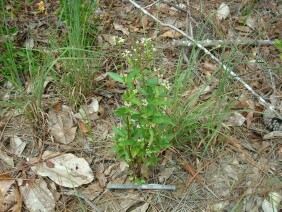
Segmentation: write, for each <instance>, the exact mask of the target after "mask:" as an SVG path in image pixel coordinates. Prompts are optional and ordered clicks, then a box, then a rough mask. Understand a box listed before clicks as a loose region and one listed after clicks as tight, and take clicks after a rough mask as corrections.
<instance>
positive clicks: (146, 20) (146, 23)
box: [141, 16, 148, 29]
mask: <svg viewBox="0 0 282 212" xmlns="http://www.w3.org/2000/svg"><path fill="white" fill-rule="evenodd" d="M141 25H142V27H143V28H144V29H145V28H146V27H147V25H148V18H147V16H142V18H141Z"/></svg>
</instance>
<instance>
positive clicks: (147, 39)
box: [136, 38, 152, 46]
mask: <svg viewBox="0 0 282 212" xmlns="http://www.w3.org/2000/svg"><path fill="white" fill-rule="evenodd" d="M151 41H152V39H151V38H141V44H143V46H147V45H148V44H149V43H151ZM136 44H137V42H136Z"/></svg>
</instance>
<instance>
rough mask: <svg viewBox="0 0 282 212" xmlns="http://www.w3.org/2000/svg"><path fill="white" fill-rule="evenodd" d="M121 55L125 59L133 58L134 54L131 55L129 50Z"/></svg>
mask: <svg viewBox="0 0 282 212" xmlns="http://www.w3.org/2000/svg"><path fill="white" fill-rule="evenodd" d="M121 55H122V56H123V57H131V56H132V53H131V51H129V50H127V49H126V50H125V51H124V52H123V53H121Z"/></svg>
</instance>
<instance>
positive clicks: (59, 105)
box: [53, 102, 62, 112]
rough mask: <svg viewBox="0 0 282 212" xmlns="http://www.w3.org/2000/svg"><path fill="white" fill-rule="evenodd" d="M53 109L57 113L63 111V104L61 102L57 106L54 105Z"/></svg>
mask: <svg viewBox="0 0 282 212" xmlns="http://www.w3.org/2000/svg"><path fill="white" fill-rule="evenodd" d="M53 109H54V110H55V111H56V112H60V111H62V103H61V102H57V103H56V104H54V105H53Z"/></svg>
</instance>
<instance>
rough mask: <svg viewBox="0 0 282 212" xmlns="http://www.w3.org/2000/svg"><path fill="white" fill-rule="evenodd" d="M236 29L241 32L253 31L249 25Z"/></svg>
mask: <svg viewBox="0 0 282 212" xmlns="http://www.w3.org/2000/svg"><path fill="white" fill-rule="evenodd" d="M235 29H236V30H238V31H241V32H251V29H250V28H249V27H247V26H237V27H235Z"/></svg>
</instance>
